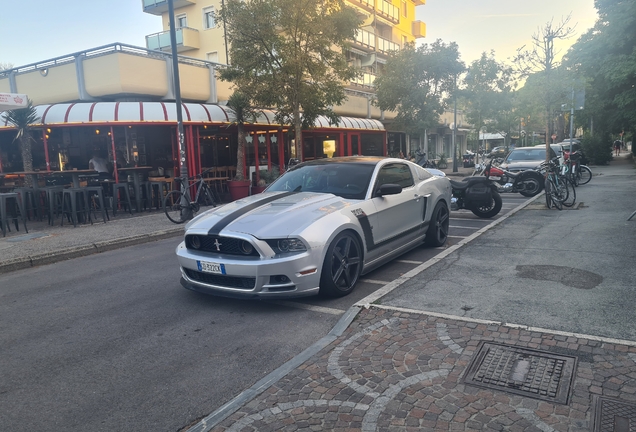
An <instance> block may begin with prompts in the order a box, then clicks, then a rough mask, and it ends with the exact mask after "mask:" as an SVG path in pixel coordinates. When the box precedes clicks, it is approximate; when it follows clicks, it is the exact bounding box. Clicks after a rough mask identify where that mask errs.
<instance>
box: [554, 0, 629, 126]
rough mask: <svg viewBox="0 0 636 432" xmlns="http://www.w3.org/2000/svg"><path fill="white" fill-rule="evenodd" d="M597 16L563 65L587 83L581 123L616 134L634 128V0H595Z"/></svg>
mask: <svg viewBox="0 0 636 432" xmlns="http://www.w3.org/2000/svg"><path fill="white" fill-rule="evenodd" d="M595 6H596V8H597V10H598V15H599V19H598V21H597V22H596V24H595V26H594V27H593V28H592V29H590V30H589V31H588V32H587V33H586V34H584V35H583V36H581V38H580V39H579V40H578V41H577V42H576V43H575V44H574V45H573V46H572V48H571V50H570V51H569V52H568V54H567V56H566V64H567V65H568V66H569V67H570V68H571V69H573V70H574V71H576V72H577V73H578V74H579V75H580V76H582V77H584V78H585V79H586V80H587V82H588V87H587V91H586V100H585V110H584V111H583V112H582V113H581V120H583V123H584V124H589V122H590V120H592V119H593V121H594V131H595V133H596V132H597V131H600V132H601V133H603V134H612V133H613V134H617V133H619V132H621V131H623V130H624V131H625V132H627V131H634V130H635V129H636V88H635V87H634V83H635V82H636V31H634V29H635V28H636V2H634V1H633V0H596V1H595Z"/></svg>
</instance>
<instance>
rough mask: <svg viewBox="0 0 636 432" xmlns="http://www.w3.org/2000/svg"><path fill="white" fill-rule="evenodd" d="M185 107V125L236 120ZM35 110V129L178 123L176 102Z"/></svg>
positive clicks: (228, 112) (369, 125)
mask: <svg viewBox="0 0 636 432" xmlns="http://www.w3.org/2000/svg"><path fill="white" fill-rule="evenodd" d="M181 105H182V107H181V115H182V118H183V122H184V123H216V124H229V123H232V122H234V120H235V119H236V116H235V114H234V111H233V110H232V109H231V108H229V107H227V106H221V105H213V104H199V103H183V104H181ZM35 109H36V111H37V115H38V117H40V123H38V124H36V125H34V126H66V125H68V126H71V125H85V124H86V125H94V124H100V125H104V124H120V125H130V124H139V123H144V124H148V123H170V124H176V122H177V110H176V104H175V103H174V102H94V103H91V102H78V103H60V104H51V105H39V106H36V107H35ZM274 118H275V112H274V111H271V110H260V111H259V114H258V117H257V119H256V122H255V123H254V124H255V125H257V126H259V125H262V126H281V125H280V124H277V123H274ZM287 126H289V125H287ZM2 127H8V126H7V124H6V122H2V124H0V128H2ZM314 127H316V128H325V129H326V128H330V129H331V128H332V129H364V130H376V131H384V130H385V129H384V125H383V124H382V123H381V122H380V121H378V120H374V119H362V118H355V117H340V122H339V124H338V125H337V126H336V125H329V120H328V119H327V118H326V117H324V116H320V117H318V118H317V119H316V122H315V123H314Z"/></svg>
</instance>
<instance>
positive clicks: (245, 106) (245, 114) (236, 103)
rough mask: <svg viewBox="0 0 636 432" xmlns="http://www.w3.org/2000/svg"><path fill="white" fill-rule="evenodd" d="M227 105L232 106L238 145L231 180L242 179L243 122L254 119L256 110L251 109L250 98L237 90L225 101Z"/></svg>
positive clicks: (244, 134) (243, 158)
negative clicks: (233, 173)
mask: <svg viewBox="0 0 636 432" xmlns="http://www.w3.org/2000/svg"><path fill="white" fill-rule="evenodd" d="M227 106H228V107H230V108H232V110H233V111H234V115H235V120H234V122H233V123H232V124H234V125H236V127H237V129H238V145H237V148H236V176H235V177H234V179H233V180H238V181H241V180H244V175H243V172H244V171H245V137H246V135H247V134H246V133H245V123H249V122H250V121H252V122H253V121H254V119H255V118H256V112H255V111H254V109H252V106H251V101H250V98H249V97H248V96H247V95H246V94H245V93H242V92H241V91H239V90H237V91H235V92H234V93H232V96H230V98H229V99H228V101H227Z"/></svg>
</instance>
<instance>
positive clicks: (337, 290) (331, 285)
mask: <svg viewBox="0 0 636 432" xmlns="http://www.w3.org/2000/svg"><path fill="white" fill-rule="evenodd" d="M361 271H362V246H361V245H360V241H359V240H358V238H357V237H356V236H355V235H354V234H353V233H351V232H347V231H345V232H342V233H340V234H338V236H337V237H336V238H335V239H334V241H332V242H331V244H330V245H329V248H328V249H327V254H326V256H325V262H324V263H323V266H322V273H321V275H320V293H321V294H324V295H327V296H330V297H343V296H346V295H347V294H349V293H351V291H353V289H354V288H355V286H356V283H357V282H358V278H359V277H360V272H361Z"/></svg>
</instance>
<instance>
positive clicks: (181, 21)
mask: <svg viewBox="0 0 636 432" xmlns="http://www.w3.org/2000/svg"><path fill="white" fill-rule="evenodd" d="M175 18H176V21H177V28H183V27H187V26H188V17H187V16H186V14H183V15H177V16H176V17H175Z"/></svg>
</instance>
